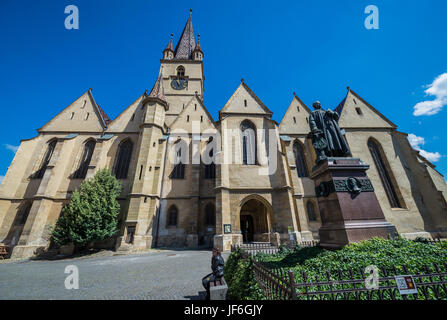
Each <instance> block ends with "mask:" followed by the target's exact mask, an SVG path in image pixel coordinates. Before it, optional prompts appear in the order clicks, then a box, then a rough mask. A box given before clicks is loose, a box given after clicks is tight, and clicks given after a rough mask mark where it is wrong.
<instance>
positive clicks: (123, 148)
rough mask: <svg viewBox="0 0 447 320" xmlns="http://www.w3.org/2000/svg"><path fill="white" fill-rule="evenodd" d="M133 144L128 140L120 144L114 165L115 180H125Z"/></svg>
mask: <svg viewBox="0 0 447 320" xmlns="http://www.w3.org/2000/svg"><path fill="white" fill-rule="evenodd" d="M132 149H133V143H132V141H130V140H129V139H127V140H125V141H123V142H121V143H120V145H119V148H118V153H117V154H118V156H117V159H116V163H115V170H114V173H115V176H116V178H117V179H126V178H127V173H128V171H129V165H130V158H131V157H132Z"/></svg>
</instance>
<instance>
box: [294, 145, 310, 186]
mask: <svg viewBox="0 0 447 320" xmlns="http://www.w3.org/2000/svg"><path fill="white" fill-rule="evenodd" d="M293 155H294V156H295V165H296V173H297V175H298V177H300V178H303V177H308V176H309V172H308V171H307V165H306V158H305V157H304V150H303V146H302V145H301V143H299V142H298V141H295V142H294V144H293Z"/></svg>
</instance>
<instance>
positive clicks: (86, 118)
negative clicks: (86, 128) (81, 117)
mask: <svg viewBox="0 0 447 320" xmlns="http://www.w3.org/2000/svg"><path fill="white" fill-rule="evenodd" d="M89 115H90V113H89V112H87V114H86V116H85V120H88V116H89Z"/></svg>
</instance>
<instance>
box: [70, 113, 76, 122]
mask: <svg viewBox="0 0 447 320" xmlns="http://www.w3.org/2000/svg"><path fill="white" fill-rule="evenodd" d="M74 115H75V113H74V112H72V113H71V115H70V120H71V119H73V117H74Z"/></svg>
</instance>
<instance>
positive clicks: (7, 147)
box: [4, 143, 19, 153]
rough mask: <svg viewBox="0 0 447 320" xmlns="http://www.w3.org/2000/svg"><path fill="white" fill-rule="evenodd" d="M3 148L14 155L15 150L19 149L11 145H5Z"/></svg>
mask: <svg viewBox="0 0 447 320" xmlns="http://www.w3.org/2000/svg"><path fill="white" fill-rule="evenodd" d="M4 146H5V148H6V149H8V150H11V151H12V152H14V153H16V152H17V150H18V149H19V146H13V145H11V144H7V143H5V144H4Z"/></svg>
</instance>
